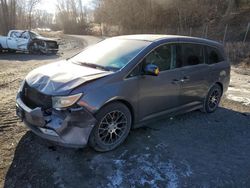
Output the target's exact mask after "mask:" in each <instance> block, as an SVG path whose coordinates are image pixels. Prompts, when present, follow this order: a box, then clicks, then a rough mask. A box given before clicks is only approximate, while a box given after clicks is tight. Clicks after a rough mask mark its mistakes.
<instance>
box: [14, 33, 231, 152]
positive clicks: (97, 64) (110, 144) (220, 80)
mask: <svg viewBox="0 0 250 188" xmlns="http://www.w3.org/2000/svg"><path fill="white" fill-rule="evenodd" d="M229 80H230V64H229V63H228V61H227V59H226V57H225V53H224V50H223V46H222V45H221V44H220V43H217V42H214V41H210V40H206V39H200V38H191V37H181V36H168V35H130V36H120V37H114V38H110V39H106V40H104V41H102V42H99V43H97V44H95V45H93V46H91V47H89V48H87V49H85V50H84V51H83V52H81V53H80V54H78V55H76V56H74V57H72V58H70V59H68V60H65V61H61V62H57V63H52V64H49V65H45V66H42V67H40V68H38V69H35V70H33V71H32V72H30V73H29V74H28V75H27V77H26V78H25V80H24V81H23V83H22V85H21V87H20V90H19V92H18V94H17V100H16V106H17V108H16V109H17V115H18V116H19V117H20V118H21V119H22V120H23V121H24V123H25V124H26V125H27V126H28V127H29V128H30V129H31V130H32V131H33V132H34V133H35V134H37V135H39V136H41V137H43V138H45V139H47V140H50V141H54V142H57V143H58V144H61V145H64V146H70V147H84V146H86V145H88V144H89V145H90V146H91V147H92V148H94V149H95V150H97V151H110V150H112V149H114V148H116V147H117V146H119V145H120V144H121V143H123V142H124V140H125V139H126V137H127V136H128V134H129V131H130V129H131V128H136V127H139V126H141V125H143V124H145V123H146V122H149V120H152V119H153V118H156V117H160V116H163V117H166V115H175V114H179V113H185V112H189V111H192V110H196V109H200V110H201V111H203V112H207V113H211V112H214V111H215V110H216V109H217V107H218V105H219V102H220V99H221V96H222V94H223V93H224V92H226V91H227V88H228V84H229Z"/></svg>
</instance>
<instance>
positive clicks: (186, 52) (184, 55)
mask: <svg viewBox="0 0 250 188" xmlns="http://www.w3.org/2000/svg"><path fill="white" fill-rule="evenodd" d="M204 62H205V58H204V47H203V46H202V45H199V44H180V45H179V47H178V48H177V63H176V64H177V65H178V67H185V66H192V65H199V64H203V63H204Z"/></svg>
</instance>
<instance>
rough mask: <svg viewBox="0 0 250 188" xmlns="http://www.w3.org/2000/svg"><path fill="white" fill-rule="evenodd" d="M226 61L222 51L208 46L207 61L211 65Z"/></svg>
mask: <svg viewBox="0 0 250 188" xmlns="http://www.w3.org/2000/svg"><path fill="white" fill-rule="evenodd" d="M221 61H224V58H223V56H222V55H221V53H220V52H219V51H218V50H217V49H216V48H213V47H207V63H208V64H209V65H211V64H215V63H219V62H221Z"/></svg>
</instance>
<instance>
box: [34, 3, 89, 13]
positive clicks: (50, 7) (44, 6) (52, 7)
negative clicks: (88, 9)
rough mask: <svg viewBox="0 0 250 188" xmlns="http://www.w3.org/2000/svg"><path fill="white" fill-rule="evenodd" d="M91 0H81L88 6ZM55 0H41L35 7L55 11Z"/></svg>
mask: <svg viewBox="0 0 250 188" xmlns="http://www.w3.org/2000/svg"><path fill="white" fill-rule="evenodd" d="M91 1H92V0H82V3H83V5H85V6H90V4H91ZM56 3H57V0H41V3H39V4H38V5H37V7H36V8H37V9H40V10H46V11H47V12H49V13H55V12H56Z"/></svg>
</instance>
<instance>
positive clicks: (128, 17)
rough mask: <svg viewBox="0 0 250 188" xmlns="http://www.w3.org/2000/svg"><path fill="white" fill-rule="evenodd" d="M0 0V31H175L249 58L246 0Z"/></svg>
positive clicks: (247, 61)
mask: <svg viewBox="0 0 250 188" xmlns="http://www.w3.org/2000/svg"><path fill="white" fill-rule="evenodd" d="M41 1H42V0H0V34H7V32H8V31H9V30H10V29H37V28H50V29H51V30H54V31H63V32H64V33H66V34H91V35H102V36H115V35H123V34H141V33H156V34H179V35H187V36H197V37H204V38H209V39H214V40H217V41H221V42H223V43H225V46H226V51H227V53H228V56H229V57H230V60H231V61H232V62H233V63H238V62H245V64H250V0H188V1H187V0H126V1H125V0H92V1H91V5H88V6H86V4H85V3H84V0H56V6H57V7H56V12H55V13H54V14H51V13H48V12H47V11H45V10H39V3H40V2H41Z"/></svg>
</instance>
